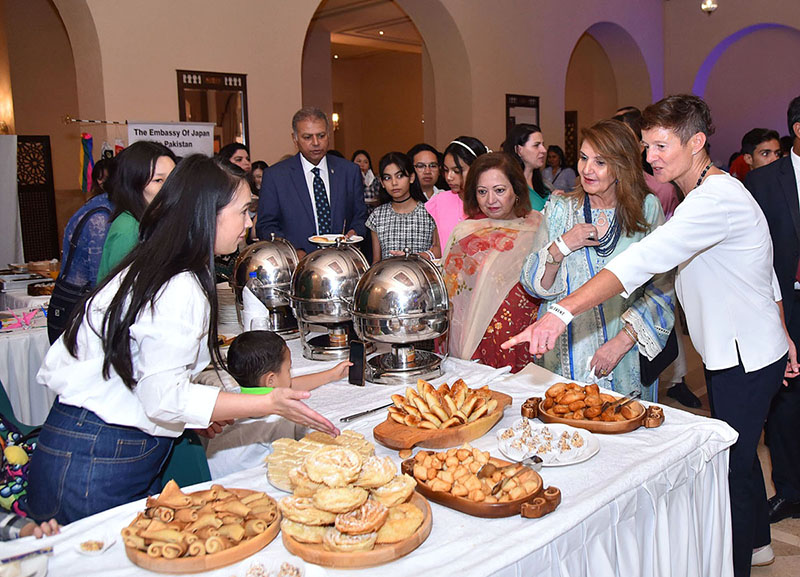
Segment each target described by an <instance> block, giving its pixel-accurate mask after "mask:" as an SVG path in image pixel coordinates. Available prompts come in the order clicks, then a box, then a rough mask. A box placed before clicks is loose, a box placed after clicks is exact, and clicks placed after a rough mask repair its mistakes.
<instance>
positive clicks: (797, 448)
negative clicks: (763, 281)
mask: <svg viewBox="0 0 800 577" xmlns="http://www.w3.org/2000/svg"><path fill="white" fill-rule="evenodd" d="M794 299H795V302H794V307H793V309H792V310H793V312H792V318H791V319H789V326H788V329H789V336H791V337H792V340H793V341H794V344H795V346H800V291H795V294H794ZM798 423H800V377H798V378H796V379H792V380H791V381H789V386H788V387H781V388H780V390H779V391H778V394H777V395H775V398H774V399H773V400H772V407H770V411H769V415H768V416H767V425H766V427H765V428H764V433H765V440H766V443H767V446H768V447H769V452H770V457H771V458H772V482H773V483H775V491H776V493H777V495H778V496H779V497H783V498H784V499H788V500H789V501H800V443H798V442H797V433H798V431H799V430H800V429H798Z"/></svg>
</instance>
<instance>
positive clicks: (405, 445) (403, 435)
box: [372, 391, 512, 451]
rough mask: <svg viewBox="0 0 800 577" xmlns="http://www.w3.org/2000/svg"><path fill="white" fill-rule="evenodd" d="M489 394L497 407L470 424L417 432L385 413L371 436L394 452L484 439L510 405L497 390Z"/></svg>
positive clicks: (507, 398) (508, 397)
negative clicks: (384, 418)
mask: <svg viewBox="0 0 800 577" xmlns="http://www.w3.org/2000/svg"><path fill="white" fill-rule="evenodd" d="M491 393H492V398H493V399H495V400H496V401H497V408H496V409H495V410H494V412H492V413H490V414H488V415H486V416H484V417H481V418H480V419H476V420H475V421H473V422H471V423H467V424H465V425H459V426H457V427H450V428H449V429H419V428H417V427H409V426H408V425H401V424H400V423H398V422H397V421H395V420H393V419H392V418H391V417H389V416H388V414H387V416H386V420H385V421H384V422H382V423H381V424H379V425H378V426H376V427H375V428H374V429H372V434H373V435H374V437H375V440H376V441H378V442H379V443H380V444H381V445H384V446H385V447H389V448H390V449H394V450H396V451H399V450H400V449H411V448H412V447H416V446H420V447H425V448H428V449H446V448H448V447H457V446H458V445H461V444H463V443H467V442H469V441H472V440H474V439H477V438H479V437H482V436H484V435H485V434H486V433H488V432H489V430H490V429H491V428H492V427H494V426H495V425H496V424H497V422H498V421H499V420H500V419H501V418H503V411H505V408H506V406H508V405H510V404H511V402H512V399H511V397H510V396H508V395H506V394H505V393H501V392H499V391H491Z"/></svg>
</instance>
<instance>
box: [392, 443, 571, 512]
mask: <svg viewBox="0 0 800 577" xmlns="http://www.w3.org/2000/svg"><path fill="white" fill-rule="evenodd" d="M489 462H490V463H493V464H494V465H497V466H498V467H504V466H506V465H510V464H511V461H504V460H503V459H497V458H495V457H492V458H490V459H489ZM400 469H401V471H402V472H403V473H405V474H407V475H410V476H412V477H413V476H414V459H406V460H405V461H403V462H402V463H401V465H400ZM534 474H535V475H536V479H537V480H538V484H539V488H538V489H537V490H536V491H534V492H532V493H530V494H528V495H525V496H524V497H521V498H519V499H517V500H515V501H508V502H507V503H478V502H476V501H471V500H470V499H466V498H464V497H456V496H455V495H453V494H451V493H444V492H442V491H431V489H430V488H429V487H428V486H427V485H425V484H423V483H420V482H417V488H416V490H417V491H418V492H419V493H422V494H423V495H425V497H427V498H428V499H430V500H431V501H433V502H434V503H439V504H440V505H444V506H445V507H450V508H451V509H455V510H456V511H461V512H462V513H466V514H467V515H472V516H473V517H485V518H489V519H496V518H499V517H511V516H513V515H519V514H520V512H522V511H523V506H524V505H527V504H533V503H534V501H537V500H539V501H544V502H543V503H541V505H540V504H539V502H538V501H537V503H536V505H537V506H535V507H531V508H530V510H529V511H526V512H527V513H528V514H524V515H523V516H525V517H530V518H537V517H541V516H543V515H546V514H547V513H549V512H551V511H553V510H554V509H555V508H556V507H557V506H558V505H559V504H560V503H561V492H560V491H559V490H558V489H556V488H555V487H547V488H546V489H545V488H544V483H543V481H542V477H541V476H540V475H539V473H536V472H535V471H534Z"/></svg>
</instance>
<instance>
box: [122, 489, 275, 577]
mask: <svg viewBox="0 0 800 577" xmlns="http://www.w3.org/2000/svg"><path fill="white" fill-rule="evenodd" d="M226 490H228V491H230V492H231V493H234V494H236V495H238V496H240V497H244V496H246V495H249V494H251V493H256V492H257V491H251V490H249V489H226ZM189 494H191V493H189ZM267 496H269V495H267ZM270 498H271V497H270ZM273 500H274V499H273ZM276 511H277V514H278V517H277V518H276V519H275V520H274V521H273V522H272V523H270V526H269V527H268V528H267V530H266V531H265V532H263V533H261V535H257V536H255V537H252V538H250V539H247V540H246V541H242V542H241V543H239V544H238V545H236V546H235V547H231V548H230V549H225V550H224V551H220V552H219V553H212V554H211V555H203V556H201V557H181V558H179V559H164V558H161V557H160V558H153V557H148V556H147V553H146V552H145V551H140V550H139V549H136V548H134V547H125V554H126V555H127V556H128V559H130V560H131V562H132V563H133V564H134V565H138V566H139V567H142V568H144V569H148V570H149V571H155V572H156V573H200V572H201V571H210V570H212V569H217V568H219V567H225V566H226V565H232V564H233V563H236V562H238V561H241V560H242V559H246V558H247V557H250V556H251V555H254V554H255V553H257V552H258V551H260V550H261V549H263V548H264V547H266V546H267V545H269V544H270V543H271V542H272V540H273V539H274V538H275V537H276V535H277V534H278V531H280V528H281V513H280V510H278V509H277V505H276Z"/></svg>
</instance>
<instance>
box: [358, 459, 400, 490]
mask: <svg viewBox="0 0 800 577" xmlns="http://www.w3.org/2000/svg"><path fill="white" fill-rule="evenodd" d="M396 474H397V465H395V464H394V461H392V459H391V457H376V456H374V455H373V456H372V457H370V458H369V459H367V460H366V461H364V465H363V466H362V467H361V473H360V474H359V475H358V479H356V482H355V485H356V486H357V487H364V488H365V489H374V488H375V487H380V486H382V485H385V484H386V483H388V482H389V481H391V480H392V479H393V478H394V476H395V475H396Z"/></svg>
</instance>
